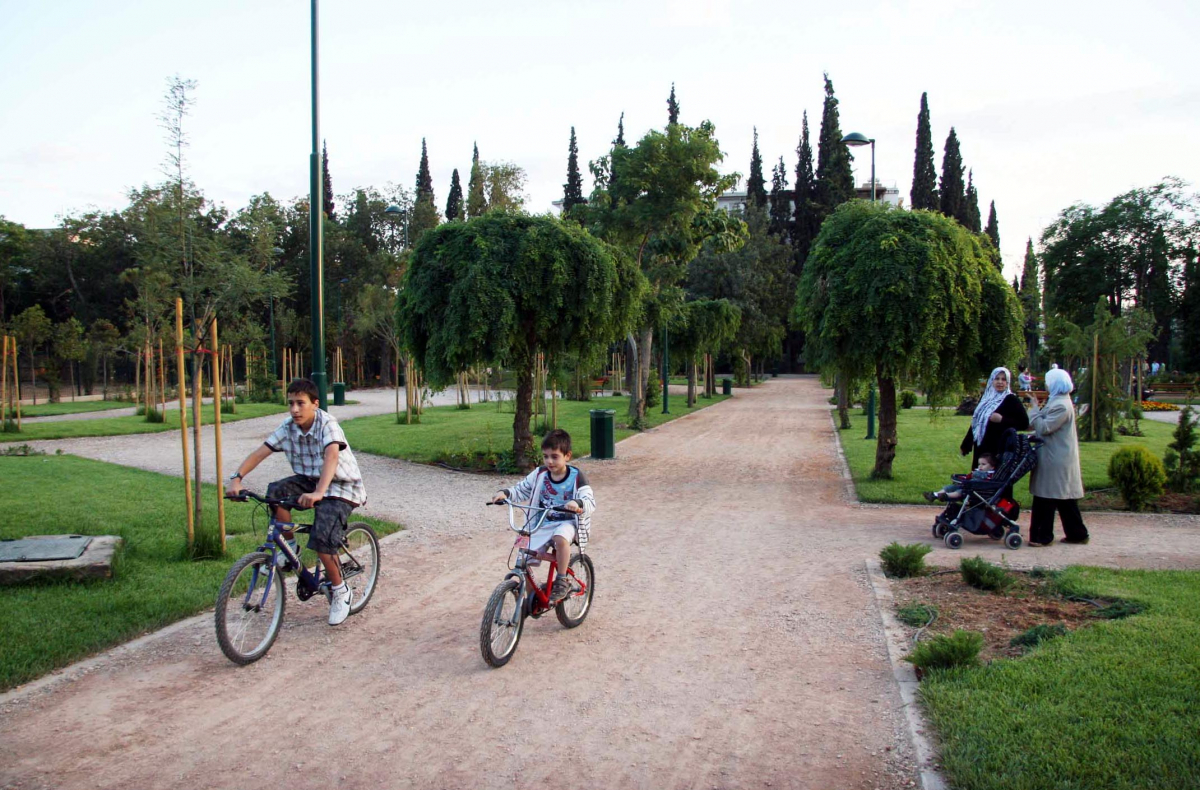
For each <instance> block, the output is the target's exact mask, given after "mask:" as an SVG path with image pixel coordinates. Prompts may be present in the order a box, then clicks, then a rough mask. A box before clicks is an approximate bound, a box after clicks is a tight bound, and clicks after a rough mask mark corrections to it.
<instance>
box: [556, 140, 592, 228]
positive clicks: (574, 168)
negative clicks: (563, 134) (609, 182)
mask: <svg viewBox="0 0 1200 790" xmlns="http://www.w3.org/2000/svg"><path fill="white" fill-rule="evenodd" d="M582 203H587V200H585V199H584V197H583V176H581V175H580V174H579V146H578V145H577V144H576V142H575V127H574V126H572V127H571V143H570V145H568V146H567V183H565V184H563V207H562V215H563V217H564V218H565V217H570V216H571V209H572V208H574V207H575V206H578V205H580V204H582Z"/></svg>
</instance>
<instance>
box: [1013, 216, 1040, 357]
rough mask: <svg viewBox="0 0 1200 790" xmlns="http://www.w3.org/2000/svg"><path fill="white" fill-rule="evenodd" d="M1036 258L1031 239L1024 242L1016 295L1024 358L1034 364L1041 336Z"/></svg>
mask: <svg viewBox="0 0 1200 790" xmlns="http://www.w3.org/2000/svg"><path fill="white" fill-rule="evenodd" d="M1040 279H1041V278H1040V276H1039V273H1038V259H1037V255H1035V254H1034V252H1033V239H1029V240H1028V241H1026V242H1025V266H1024V267H1023V268H1022V270H1021V285H1020V288H1019V289H1018V291H1017V296H1018V297H1019V299H1020V302H1021V308H1022V309H1023V310H1024V312H1025V359H1026V360H1027V361H1028V362H1029V364H1030V365H1034V364H1035V363H1036V359H1037V349H1038V345H1039V340H1040V338H1041V323H1042V284H1041V283H1040V282H1039V280H1040Z"/></svg>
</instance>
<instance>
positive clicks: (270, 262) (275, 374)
mask: <svg viewBox="0 0 1200 790" xmlns="http://www.w3.org/2000/svg"><path fill="white" fill-rule="evenodd" d="M282 255H283V248H282V247H274V248H272V249H271V257H270V258H268V259H267V274H268V275H273V274H275V258H276V257H280V256H282ZM276 353H277V351H276V347H275V292H274V291H271V377H272V379H277V378H279V366H278V365H276V364H275V355H276ZM271 386H272V387H274V386H275V385H274V384H272V385H271Z"/></svg>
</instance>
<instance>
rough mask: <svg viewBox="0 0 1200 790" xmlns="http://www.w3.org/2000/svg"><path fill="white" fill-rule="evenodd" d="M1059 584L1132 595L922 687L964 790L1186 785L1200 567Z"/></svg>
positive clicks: (1193, 744)
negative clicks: (1139, 607) (1025, 650)
mask: <svg viewBox="0 0 1200 790" xmlns="http://www.w3.org/2000/svg"><path fill="white" fill-rule="evenodd" d="M1062 585H1063V586H1064V587H1065V589H1066V590H1068V591H1070V592H1073V593H1075V594H1081V595H1084V596H1086V597H1097V596H1104V597H1109V598H1122V599H1129V600H1134V601H1138V602H1140V603H1143V604H1144V605H1145V606H1146V609H1145V611H1144V612H1143V613H1141V614H1139V615H1136V616H1134V617H1130V618H1127V619H1124V620H1116V621H1105V622H1099V623H1097V624H1096V625H1094V626H1091V627H1088V628H1084V629H1080V630H1078V631H1075V632H1073V633H1071V634H1068V635H1067V636H1065V637H1062V638H1059V639H1056V640H1053V641H1051V642H1048V643H1046V644H1044V645H1042V646H1041V647H1038V648H1037V649H1036V650H1034V652H1032V653H1031V654H1029V655H1027V656H1025V657H1023V658H1020V659H1012V660H1001V661H995V662H993V663H992V664H990V665H989V666H986V667H981V668H976V669H958V670H948V671H934V672H932V673H930V674H929V675H927V676H926V679H925V680H924V681H923V682H922V683H921V694H922V697H923V698H924V702H925V706H926V709H927V710H928V712H929V715H930V718H931V720H932V722H933V724H934V725H935V727H936V729H937V731H938V736H939V739H940V741H941V756H942V762H943V764H944V765H945V770H946V774H947V777H948V779H949V781H950V784H951V785H952V786H953V787H956V788H959V789H960V790H1045V789H1046V788H1064V789H1065V788H1128V789H1129V790H1134V788H1138V789H1146V790H1149V789H1151V788H1194V787H1196V781H1197V777H1198V776H1200V738H1197V733H1200V637H1198V636H1197V635H1198V634H1200V574H1197V573H1196V572H1190V571H1117V570H1108V569H1100V568H1070V569H1068V570H1067V571H1066V572H1065V574H1064V576H1063V578H1062Z"/></svg>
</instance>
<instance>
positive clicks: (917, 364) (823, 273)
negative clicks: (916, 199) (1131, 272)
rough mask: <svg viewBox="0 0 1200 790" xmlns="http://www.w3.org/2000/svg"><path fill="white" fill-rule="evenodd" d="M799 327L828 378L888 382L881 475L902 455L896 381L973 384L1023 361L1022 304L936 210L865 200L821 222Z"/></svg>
mask: <svg viewBox="0 0 1200 790" xmlns="http://www.w3.org/2000/svg"><path fill="white" fill-rule="evenodd" d="M793 319H794V320H795V321H796V322H797V323H798V325H799V326H801V327H802V328H803V329H804V331H805V333H806V334H807V346H806V352H805V353H806V355H807V357H808V359H809V361H810V363H812V364H815V365H817V366H819V367H820V368H821V369H823V370H829V371H836V372H840V373H842V374H843V375H846V376H849V377H850V378H863V377H868V376H873V377H877V378H878V379H879V395H880V399H879V406H880V409H879V437H878V443H877V445H876V450H875V469H874V471H873V472H872V475H873V476H874V477H891V475H892V459H893V458H895V456H896V381H897V379H904V380H915V381H918V382H919V383H920V384H921V386H922V387H923V388H924V389H925V390H926V391H927V392H930V393H934V394H936V393H939V392H945V391H946V390H948V389H950V388H952V387H955V386H956V385H959V384H963V385H967V386H972V387H973V386H974V380H975V379H976V378H977V377H978V375H979V374H980V373H981V372H985V371H988V370H991V369H992V368H993V367H995V366H997V365H1001V364H1006V363H1008V362H1010V361H1011V360H1015V359H1017V358H1018V356H1019V355H1020V342H1021V337H1022V335H1021V328H1022V316H1021V308H1020V305H1019V303H1018V301H1017V296H1016V294H1015V293H1013V290H1012V288H1011V287H1010V286H1009V285H1008V284H1007V283H1005V282H1004V278H1003V275H1001V274H1000V272H999V271H998V270H997V269H996V267H995V266H994V265H993V264H992V261H991V256H990V254H989V252H988V250H987V249H985V248H984V246H983V245H982V244H981V243H980V240H979V238H978V237H977V236H976V235H975V234H973V233H971V232H969V231H967V230H966V229H965V228H963V227H962V226H961V225H959V224H958V223H957V222H955V221H954V220H952V219H949V218H947V217H944V216H942V215H941V214H938V213H936V212H930V211H904V210H901V209H896V208H891V207H889V206H886V205H884V204H882V203H879V204H875V205H872V204H870V203H868V202H866V201H861V200H856V201H852V202H849V203H845V204H843V205H842V206H840V207H839V208H838V209H837V210H836V211H835V212H834V213H833V214H831V215H830V216H829V218H828V219H827V220H826V221H825V223H824V224H823V225H822V226H821V232H820V235H818V237H817V239H816V241H815V242H814V244H813V248H812V252H811V253H810V254H809V258H808V262H807V263H806V264H805V267H804V273H803V275H802V276H801V279H800V284H799V286H798V287H797V289H796V305H795V309H794V311H793Z"/></svg>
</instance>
